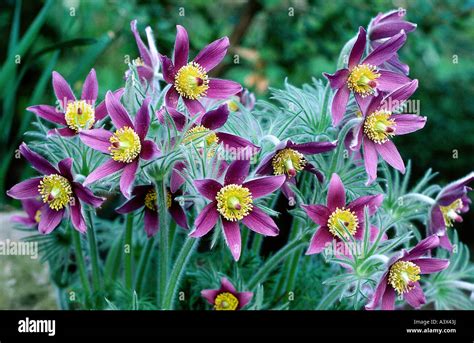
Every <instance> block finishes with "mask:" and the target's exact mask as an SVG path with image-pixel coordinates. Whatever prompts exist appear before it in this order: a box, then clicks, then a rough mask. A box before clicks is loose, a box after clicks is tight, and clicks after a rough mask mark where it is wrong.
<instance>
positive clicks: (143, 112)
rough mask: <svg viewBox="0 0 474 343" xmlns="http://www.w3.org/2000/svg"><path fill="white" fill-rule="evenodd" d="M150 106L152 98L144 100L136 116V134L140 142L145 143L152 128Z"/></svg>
mask: <svg viewBox="0 0 474 343" xmlns="http://www.w3.org/2000/svg"><path fill="white" fill-rule="evenodd" d="M149 105H150V98H146V99H145V100H143V103H142V105H141V106H140V109H139V110H138V112H137V115H136V116H135V125H134V126H135V132H136V133H137V135H138V137H140V140H141V141H143V140H144V139H145V136H146V134H147V133H148V128H149V127H150V115H149V113H148V112H149V108H148V106H149Z"/></svg>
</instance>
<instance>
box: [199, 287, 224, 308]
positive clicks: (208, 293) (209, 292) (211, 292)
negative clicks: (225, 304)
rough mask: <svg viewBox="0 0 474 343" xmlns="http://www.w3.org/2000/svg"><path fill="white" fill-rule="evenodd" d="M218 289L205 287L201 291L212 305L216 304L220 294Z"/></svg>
mask: <svg viewBox="0 0 474 343" xmlns="http://www.w3.org/2000/svg"><path fill="white" fill-rule="evenodd" d="M219 293H220V291H219V290H218V289H205V290H202V291H201V296H202V297H203V298H204V299H206V300H207V302H208V303H209V304H211V305H214V302H215V300H216V297H217V296H218V295H219Z"/></svg>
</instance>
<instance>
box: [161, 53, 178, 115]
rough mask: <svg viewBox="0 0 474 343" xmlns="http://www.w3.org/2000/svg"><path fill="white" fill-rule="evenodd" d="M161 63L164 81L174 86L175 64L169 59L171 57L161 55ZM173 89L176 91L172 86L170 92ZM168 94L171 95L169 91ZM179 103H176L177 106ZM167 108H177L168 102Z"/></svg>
mask: <svg viewBox="0 0 474 343" xmlns="http://www.w3.org/2000/svg"><path fill="white" fill-rule="evenodd" d="M160 61H161V69H162V70H163V79H164V80H165V81H166V82H167V83H169V84H171V85H173V84H174V76H175V73H176V70H175V67H174V65H173V62H172V61H171V60H170V59H169V57H167V56H164V55H160ZM171 89H173V90H174V86H171V88H170V90H171ZM175 92H176V90H175ZM168 93H169V91H168ZM176 94H178V93H177V92H176ZM177 103H178V101H176V104H177ZM166 106H170V107H174V108H176V106H174V105H173V104H171V103H169V102H166Z"/></svg>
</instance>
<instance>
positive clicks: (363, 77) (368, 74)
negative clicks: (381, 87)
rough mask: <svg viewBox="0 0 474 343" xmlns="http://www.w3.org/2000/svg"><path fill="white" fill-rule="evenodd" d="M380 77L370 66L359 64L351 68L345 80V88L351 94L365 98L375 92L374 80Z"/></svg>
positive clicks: (373, 67)
mask: <svg viewBox="0 0 474 343" xmlns="http://www.w3.org/2000/svg"><path fill="white" fill-rule="evenodd" d="M379 77H380V73H378V72H377V68H376V67H375V66H373V65H370V64H359V65H358V66H356V67H354V68H352V70H351V73H350V74H349V77H348V78H347V86H348V87H349V89H350V90H352V91H353V92H355V93H357V94H359V95H361V96H362V97H366V96H367V95H371V94H373V93H374V92H375V87H376V85H377V84H376V80H377V79H378V78H379Z"/></svg>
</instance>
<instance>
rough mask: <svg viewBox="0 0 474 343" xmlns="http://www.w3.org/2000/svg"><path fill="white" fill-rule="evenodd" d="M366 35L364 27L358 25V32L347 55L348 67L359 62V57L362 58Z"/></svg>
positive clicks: (350, 67)
mask: <svg viewBox="0 0 474 343" xmlns="http://www.w3.org/2000/svg"><path fill="white" fill-rule="evenodd" d="M366 36H367V33H366V32H365V29H364V28H363V27H362V26H360V27H359V33H358V35H357V40H356V41H355V43H354V46H353V47H352V49H351V53H350V55H349V63H348V66H349V69H352V68H354V67H355V66H356V65H358V64H359V62H360V59H361V58H362V55H363V54H364V51H365V44H366V41H367V38H366Z"/></svg>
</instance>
